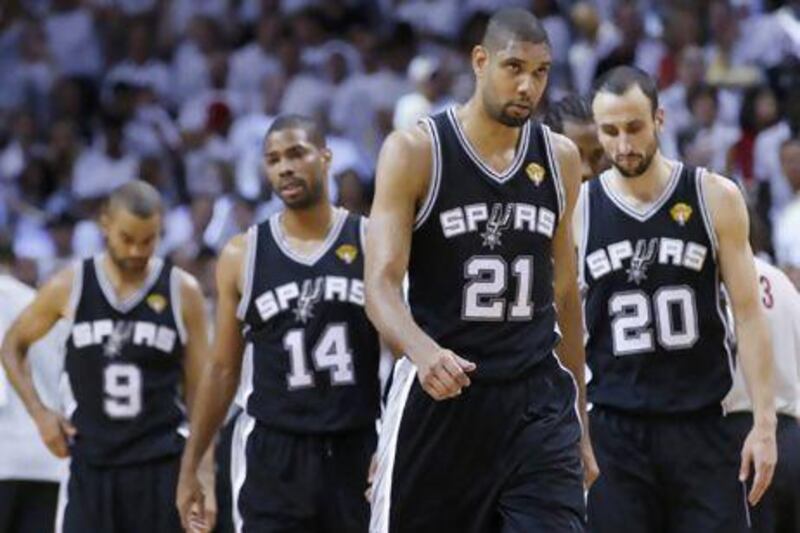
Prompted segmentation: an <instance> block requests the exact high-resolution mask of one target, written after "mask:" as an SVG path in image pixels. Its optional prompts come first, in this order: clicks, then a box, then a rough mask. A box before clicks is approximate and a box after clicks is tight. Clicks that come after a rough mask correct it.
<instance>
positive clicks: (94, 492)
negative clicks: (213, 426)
mask: <svg viewBox="0 0 800 533" xmlns="http://www.w3.org/2000/svg"><path fill="white" fill-rule="evenodd" d="M161 213H162V206H161V199H160V197H159V194H158V192H157V191H156V190H155V189H154V188H153V187H151V186H150V185H148V184H146V183H144V182H141V181H134V182H130V183H127V184H125V185H123V186H121V187H120V188H118V189H117V190H115V191H114V192H113V193H112V194H111V195H110V197H109V199H108V201H107V203H106V205H105V208H104V210H103V212H102V215H101V218H100V222H101V225H102V228H103V232H104V234H105V237H106V245H107V249H106V252H105V253H102V254H100V255H97V256H95V257H92V258H90V259H87V260H84V261H80V262H77V263H76V264H75V265H73V266H71V267H68V268H66V269H65V270H63V271H61V272H59V273H58V274H56V275H55V276H54V277H53V278H52V279H51V280H50V281H48V282H47V283H46V284H45V285H44V286H43V287H42V288H41V290H40V291H39V292H38V294H37V295H36V298H35V299H34V300H33V302H32V303H31V304H30V305H29V306H28V307H27V308H26V310H25V311H24V312H23V313H22V315H21V316H20V317H19V319H18V320H17V321H16V322H15V323H14V325H13V326H12V327H11V329H10V330H9V332H8V334H7V336H6V339H5V342H4V344H3V348H2V357H3V364H4V365H5V368H6V371H7V372H8V376H9V378H10V380H11V383H12V384H13V386H14V388H15V389H16V390H17V393H18V394H19V396H20V398H22V400H23V402H24V403H25V406H26V407H27V409H28V412H29V413H30V414H31V416H32V417H33V419H34V421H35V422H36V425H37V426H38V429H39V433H40V434H41V436H42V439H43V440H44V442H45V444H46V445H47V447H48V448H49V449H50V451H51V452H53V454H55V455H56V456H58V457H66V456H67V455H69V456H70V457H71V461H70V475H69V480H68V482H67V483H66V484H65V485H64V486H62V493H61V498H60V502H59V505H60V507H64V506H65V508H63V509H60V512H62V513H63V514H62V515H61V516H59V518H58V520H57V530H59V531H61V530H62V529H63V531H67V532H73V531H74V532H86V531H103V532H118V531H119V532H126V531H131V532H133V531H153V532H162V531H163V532H173V531H176V530H178V529H179V528H180V519H179V516H178V514H177V513H176V512H175V508H174V506H173V505H171V501H172V495H173V494H174V491H175V486H176V483H177V476H178V467H179V460H180V453H181V451H182V449H183V445H184V436H183V435H184V434H185V429H186V428H185V415H184V412H185V411H184V407H183V406H182V403H184V400H185V403H187V404H189V405H191V402H192V400H193V399H194V395H193V393H194V389H195V383H196V381H197V376H198V375H199V369H200V368H201V361H202V359H203V358H204V357H205V356H206V351H207V344H208V342H207V333H206V325H205V320H204V315H203V309H204V302H203V295H202V293H201V291H200V287H199V284H198V283H197V281H196V280H195V279H194V278H193V277H191V276H190V275H189V274H187V273H185V272H183V271H181V270H179V269H177V268H175V267H172V266H170V265H169V264H166V263H165V262H164V261H162V260H161V259H159V258H156V257H153V251H154V250H155V247H156V245H157V243H158V238H159V234H160V232H161V216H162V215H161ZM61 318H65V319H67V320H69V321H70V322H71V331H70V335H69V337H68V338H67V345H66V361H65V370H66V375H67V377H68V385H69V387H68V388H69V389H70V392H71V393H72V394H73V395H74V399H73V404H74V405H72V407H71V408H69V413H68V415H69V416H68V419H65V418H62V417H61V416H60V415H59V414H57V413H55V412H54V411H52V410H50V409H48V408H47V407H45V406H44V405H43V403H42V401H41V400H40V398H39V395H38V394H37V393H36V390H35V389H34V387H33V383H32V380H31V375H30V371H29V369H28V366H27V365H26V364H25V356H26V352H27V350H28V347H29V346H30V345H31V343H33V342H34V341H35V340H37V339H39V338H40V337H41V336H42V335H44V334H45V333H46V332H47V331H48V330H50V328H51V327H52V326H53V324H54V323H55V322H56V321H58V320H59V319H61ZM181 390H183V391H184V392H183V394H181ZM182 396H183V398H182ZM182 426H183V427H182ZM207 518H209V519H210V517H207ZM197 525H199V526H210V523H209V524H201V523H200V522H199V521H197ZM201 529H202V527H201Z"/></svg>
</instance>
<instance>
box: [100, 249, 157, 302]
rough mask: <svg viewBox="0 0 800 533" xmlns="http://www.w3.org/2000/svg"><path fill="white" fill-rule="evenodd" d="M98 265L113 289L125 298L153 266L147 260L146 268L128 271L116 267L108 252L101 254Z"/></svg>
mask: <svg viewBox="0 0 800 533" xmlns="http://www.w3.org/2000/svg"><path fill="white" fill-rule="evenodd" d="M100 267H101V268H102V269H103V271H104V273H105V275H106V277H107V278H108V280H109V281H110V282H111V285H112V286H113V287H114V291H115V292H116V293H117V295H118V296H119V297H121V298H125V297H126V296H127V295H128V294H131V293H133V292H136V291H137V290H138V289H139V287H141V285H142V283H144V281H145V280H146V279H147V277H148V276H149V275H150V271H151V269H152V268H153V262H152V261H148V264H147V268H145V269H144V270H143V271H142V272H137V273H128V272H125V271H123V270H122V269H120V268H119V267H117V265H116V264H114V261H112V260H111V257H110V256H109V255H108V252H105V253H104V254H103V260H102V261H101V262H100Z"/></svg>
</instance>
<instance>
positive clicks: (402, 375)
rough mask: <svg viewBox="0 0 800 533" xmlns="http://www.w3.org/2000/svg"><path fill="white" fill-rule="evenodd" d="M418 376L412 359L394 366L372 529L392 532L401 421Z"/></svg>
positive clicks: (381, 440) (376, 532)
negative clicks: (394, 478)
mask: <svg viewBox="0 0 800 533" xmlns="http://www.w3.org/2000/svg"><path fill="white" fill-rule="evenodd" d="M416 376H417V367H416V366H414V364H413V363H412V362H411V361H410V360H409V359H408V358H405V357H404V358H403V359H401V360H400V361H398V363H397V366H395V369H394V380H393V381H392V390H391V391H390V392H389V400H388V402H387V405H386V414H385V417H384V421H383V424H382V428H381V434H380V437H379V438H378V454H377V461H378V466H377V469H376V471H375V479H374V481H373V489H372V515H371V517H370V524H369V531H370V533H388V532H389V512H390V509H391V501H392V476H393V474H394V455H395V450H396V449H397V437H398V436H399V434H400V422H401V421H402V418H403V412H404V411H405V406H406V401H407V400H408V393H409V392H410V391H411V385H413V384H414V379H415V378H416Z"/></svg>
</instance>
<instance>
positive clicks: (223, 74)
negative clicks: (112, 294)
mask: <svg viewBox="0 0 800 533" xmlns="http://www.w3.org/2000/svg"><path fill="white" fill-rule="evenodd" d="M504 6H517V7H525V8H528V9H530V10H532V11H533V12H534V13H535V14H536V15H537V16H538V17H540V19H541V20H542V21H543V22H544V25H545V27H546V28H547V30H548V32H549V35H550V41H551V44H552V50H553V56H554V68H553V70H552V73H551V77H550V84H549V87H548V90H547V93H546V96H545V101H543V102H542V104H541V106H540V113H545V112H546V111H547V107H548V106H549V105H552V103H553V102H557V101H559V100H560V99H561V98H563V97H564V96H566V95H569V94H574V93H577V94H583V95H585V94H586V93H587V92H588V91H589V88H590V87H591V84H592V81H593V80H594V78H595V77H596V76H598V75H599V74H601V73H603V72H604V71H605V70H607V69H609V68H611V67H614V66H617V65H620V64H635V65H637V66H639V67H641V68H643V69H644V70H646V71H648V72H650V73H652V74H653V75H655V76H656V77H657V79H658V83H659V87H660V88H661V91H662V92H661V103H662V106H663V107H664V108H665V110H666V126H665V131H664V132H663V135H662V138H661V144H662V150H663V151H664V153H665V154H666V155H667V156H669V157H681V158H683V159H684V160H685V161H687V162H688V163H689V164H693V165H704V166H707V167H709V168H710V169H712V170H714V171H717V172H720V173H723V174H725V175H727V176H729V177H730V178H731V179H734V180H736V181H737V182H738V183H739V184H740V185H741V187H742V189H743V191H744V192H745V194H746V197H747V199H748V201H749V203H750V206H751V208H752V211H753V213H754V216H753V224H754V232H755V233H756V234H757V236H758V242H759V244H758V246H757V248H758V250H759V251H760V252H762V253H767V254H771V255H773V257H775V259H776V260H777V261H778V263H779V264H780V265H781V266H782V267H783V268H785V269H786V270H787V271H789V272H790V273H793V274H795V278H794V279H795V282H796V283H798V282H800V276H798V275H796V273H797V272H800V194H798V193H799V192H800V0H789V1H769V0H752V1H746V0H706V1H697V0H691V1H690V0H672V1H658V0H650V1H646V0H642V1H625V0H616V1H614V0H599V1H594V2H575V1H569V0H317V1H315V0H3V2H2V7H0V75H1V77H0V80H2V82H1V83H0V195H1V196H2V202H0V255H2V257H3V258H4V259H6V260H7V261H8V262H9V263H10V264H11V265H12V270H13V274H14V275H15V276H17V277H18V278H20V279H22V280H24V281H26V282H27V283H30V284H33V285H37V284H38V283H40V282H41V281H42V280H43V279H45V278H46V277H48V276H49V275H51V274H52V273H53V272H54V270H56V269H58V268H60V267H61V266H63V264H64V263H65V262H66V261H68V260H70V259H71V258H73V257H85V256H88V255H91V254H93V253H95V252H96V251H98V250H99V249H100V248H101V247H102V244H103V243H102V235H101V233H100V230H99V228H98V226H97V224H96V222H95V217H96V215H97V211H98V207H99V205H100V203H101V201H102V198H103V197H104V196H105V195H106V194H107V193H108V192H109V191H110V190H112V189H113V188H114V187H116V186H117V185H119V184H121V183H124V182H125V181H127V180H131V179H135V178H140V179H143V180H146V181H148V182H150V183H152V184H154V185H155V186H157V187H158V189H160V190H161V191H162V192H163V195H164V198H165V199H166V202H167V205H168V212H167V214H166V224H165V232H164V235H163V239H162V242H161V245H160V253H161V254H162V255H165V256H169V257H170V258H171V259H172V260H173V261H175V262H176V263H177V264H179V265H180V266H182V267H183V268H185V269H187V270H188V271H190V272H192V273H193V274H195V275H196V276H197V277H198V278H199V279H200V280H201V281H202V282H203V284H204V289H205V292H206V294H207V295H210V296H212V297H213V291H214V287H213V268H214V262H215V259H216V254H217V252H218V251H219V250H220V248H221V247H222V245H223V244H224V243H225V242H226V241H227V239H229V238H230V237H231V236H232V235H234V234H235V233H238V232H240V231H242V230H243V229H244V228H246V227H247V226H248V225H250V224H252V223H254V222H260V221H262V220H264V219H265V218H266V217H267V216H269V214H271V213H272V212H274V211H275V210H276V209H278V208H279V207H280V205H279V201H278V200H277V199H276V198H275V197H274V196H273V195H272V194H271V192H270V190H269V186H268V185H267V184H266V183H265V180H264V179H263V176H262V170H261V168H260V143H261V140H262V137H263V135H264V132H265V131H266V129H267V127H268V126H269V124H270V121H271V120H272V117H274V116H275V115H276V114H278V113H282V112H297V113H303V114H309V115H313V116H315V117H317V118H318V119H319V120H320V121H321V122H322V123H323V124H324V126H325V128H326V132H327V139H328V145H329V147H330V148H331V149H332V151H333V154H334V160H333V168H332V174H331V176H330V187H329V190H330V194H331V198H332V199H333V200H334V202H335V203H337V204H339V205H343V206H345V207H347V208H348V209H350V210H353V211H357V212H362V213H368V211H369V206H370V200H371V196H372V191H373V179H374V168H375V162H376V158H377V154H378V150H379V148H380V145H381V142H382V141H383V139H384V138H385V136H386V135H387V134H388V133H389V132H390V131H391V130H392V129H393V128H395V127H408V126H409V125H411V124H414V122H415V121H416V119H417V118H418V117H419V116H421V115H424V114H427V113H431V112H435V111H438V110H440V109H442V108H443V107H445V106H447V105H450V104H452V103H455V102H463V101H465V100H466V99H467V98H468V97H469V95H470V94H471V91H472V72H471V67H470V62H469V54H470V50H471V48H472V46H473V45H474V44H475V43H477V42H478V41H479V39H480V37H481V35H482V32H483V29H484V27H485V24H486V22H487V20H488V17H489V13H490V12H491V11H493V10H495V9H497V8H498V7H504Z"/></svg>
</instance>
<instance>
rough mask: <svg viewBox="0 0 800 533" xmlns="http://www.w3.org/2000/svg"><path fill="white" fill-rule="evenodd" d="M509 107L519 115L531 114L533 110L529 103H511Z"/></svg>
mask: <svg viewBox="0 0 800 533" xmlns="http://www.w3.org/2000/svg"><path fill="white" fill-rule="evenodd" d="M508 108H509V109H510V110H512V111H514V112H515V113H517V114H519V115H523V114H529V113H530V112H531V106H529V105H527V104H511V105H509V106H508Z"/></svg>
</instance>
